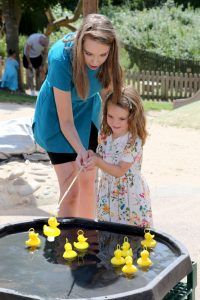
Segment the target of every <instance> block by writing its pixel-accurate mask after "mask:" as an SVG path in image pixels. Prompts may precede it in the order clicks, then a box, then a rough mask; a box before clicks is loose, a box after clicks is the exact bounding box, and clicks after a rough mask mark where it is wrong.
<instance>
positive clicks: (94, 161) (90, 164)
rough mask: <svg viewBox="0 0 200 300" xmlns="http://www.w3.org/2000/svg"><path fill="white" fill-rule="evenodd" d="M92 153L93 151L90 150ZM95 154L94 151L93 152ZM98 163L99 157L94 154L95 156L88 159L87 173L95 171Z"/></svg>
mask: <svg viewBox="0 0 200 300" xmlns="http://www.w3.org/2000/svg"><path fill="white" fill-rule="evenodd" d="M90 151H91V150H90ZM92 152H93V151H92ZM97 161H98V157H97V155H96V154H95V153H94V152H93V154H92V155H91V156H90V157H88V159H87V161H86V164H85V169H86V170H87V171H89V170H91V169H94V168H95V167H96V166H97Z"/></svg>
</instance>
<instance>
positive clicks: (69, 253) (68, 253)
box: [63, 239, 77, 260]
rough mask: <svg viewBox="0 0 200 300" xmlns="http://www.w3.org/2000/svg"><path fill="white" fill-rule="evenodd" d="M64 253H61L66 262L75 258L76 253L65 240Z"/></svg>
mask: <svg viewBox="0 0 200 300" xmlns="http://www.w3.org/2000/svg"><path fill="white" fill-rule="evenodd" d="M64 248H65V252H64V253H63V257H64V258H65V259H67V260H73V259H74V258H76V257H77V253H76V251H74V250H72V244H70V243H69V242H68V239H66V243H65V245H64Z"/></svg>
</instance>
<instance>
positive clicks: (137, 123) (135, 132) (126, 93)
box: [101, 86, 148, 145]
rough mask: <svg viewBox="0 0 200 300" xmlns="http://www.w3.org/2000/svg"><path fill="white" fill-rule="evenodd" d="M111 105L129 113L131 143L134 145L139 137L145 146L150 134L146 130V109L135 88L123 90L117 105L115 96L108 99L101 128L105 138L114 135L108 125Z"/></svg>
mask: <svg viewBox="0 0 200 300" xmlns="http://www.w3.org/2000/svg"><path fill="white" fill-rule="evenodd" d="M109 103H112V104H115V105H118V106H119V107H121V108H124V109H126V110H128V111H129V117H128V130H129V132H130V133H131V135H132V138H131V143H134V142H135V139H136V137H139V138H141V140H142V144H143V145H144V143H145V141H146V137H147V134H148V133H147V130H146V117H145V112H144V107H143V103H142V99H141V97H140V95H139V93H138V92H137V91H136V90H135V89H134V88H133V87H131V86H126V87H123V88H122V92H121V98H119V99H118V101H117V103H116V102H115V101H113V94H110V95H109V96H108V97H107V99H106V101H105V104H104V109H103V120H102V127H101V131H102V133H103V135H105V136H108V135H110V134H111V133H112V131H111V128H110V127H109V125H108V123H107V112H108V104H109Z"/></svg>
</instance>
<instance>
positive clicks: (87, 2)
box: [83, 0, 99, 17]
mask: <svg viewBox="0 0 200 300" xmlns="http://www.w3.org/2000/svg"><path fill="white" fill-rule="evenodd" d="M98 7H99V1H98V0H92V1H91V0H83V17H85V16H87V15H88V14H94V13H98Z"/></svg>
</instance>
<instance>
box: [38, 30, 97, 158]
mask: <svg viewBox="0 0 200 300" xmlns="http://www.w3.org/2000/svg"><path fill="white" fill-rule="evenodd" d="M73 37H74V33H70V34H68V35H67V36H66V37H65V40H69V41H67V42H63V40H59V41H58V42H56V43H55V44H54V45H53V46H52V48H51V49H50V51H49V55H48V74H47V77H46V79H45V81H44V83H43V85H42V87H41V89H40V92H39V95H38V98H37V101H36V108H35V115H34V120H33V132H34V137H35V141H36V142H37V143H38V144H39V145H40V146H41V147H42V148H44V149H45V150H46V151H48V152H56V153H75V150H74V149H73V148H72V146H71V145H70V144H69V143H68V141H67V139H66V138H65V136H64V135H63V133H62V132H61V129H60V124H59V119H58V114H57V110H56V104H55V98H54V93H53V87H55V88H57V89H60V90H62V91H65V92H67V91H68V92H71V98H72V110H73V117H74V124H75V127H76V129H77V131H78V134H79V137H80V139H81V142H82V144H83V146H84V147H85V149H88V145H89V137H90V128H91V123H92V122H93V123H94V125H95V126H96V127H97V129H99V126H100V110H101V97H100V95H99V92H100V91H101V89H102V85H101V83H100V81H99V80H98V79H97V77H96V75H97V72H98V70H91V69H89V68H88V67H87V66H86V70H87V75H88V79H89V93H88V97H87V99H86V100H82V99H81V98H80V97H79V96H78V94H77V91H76V89H75V86H74V83H73V74H72V72H73V71H72V48H73V44H74V42H73Z"/></svg>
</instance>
